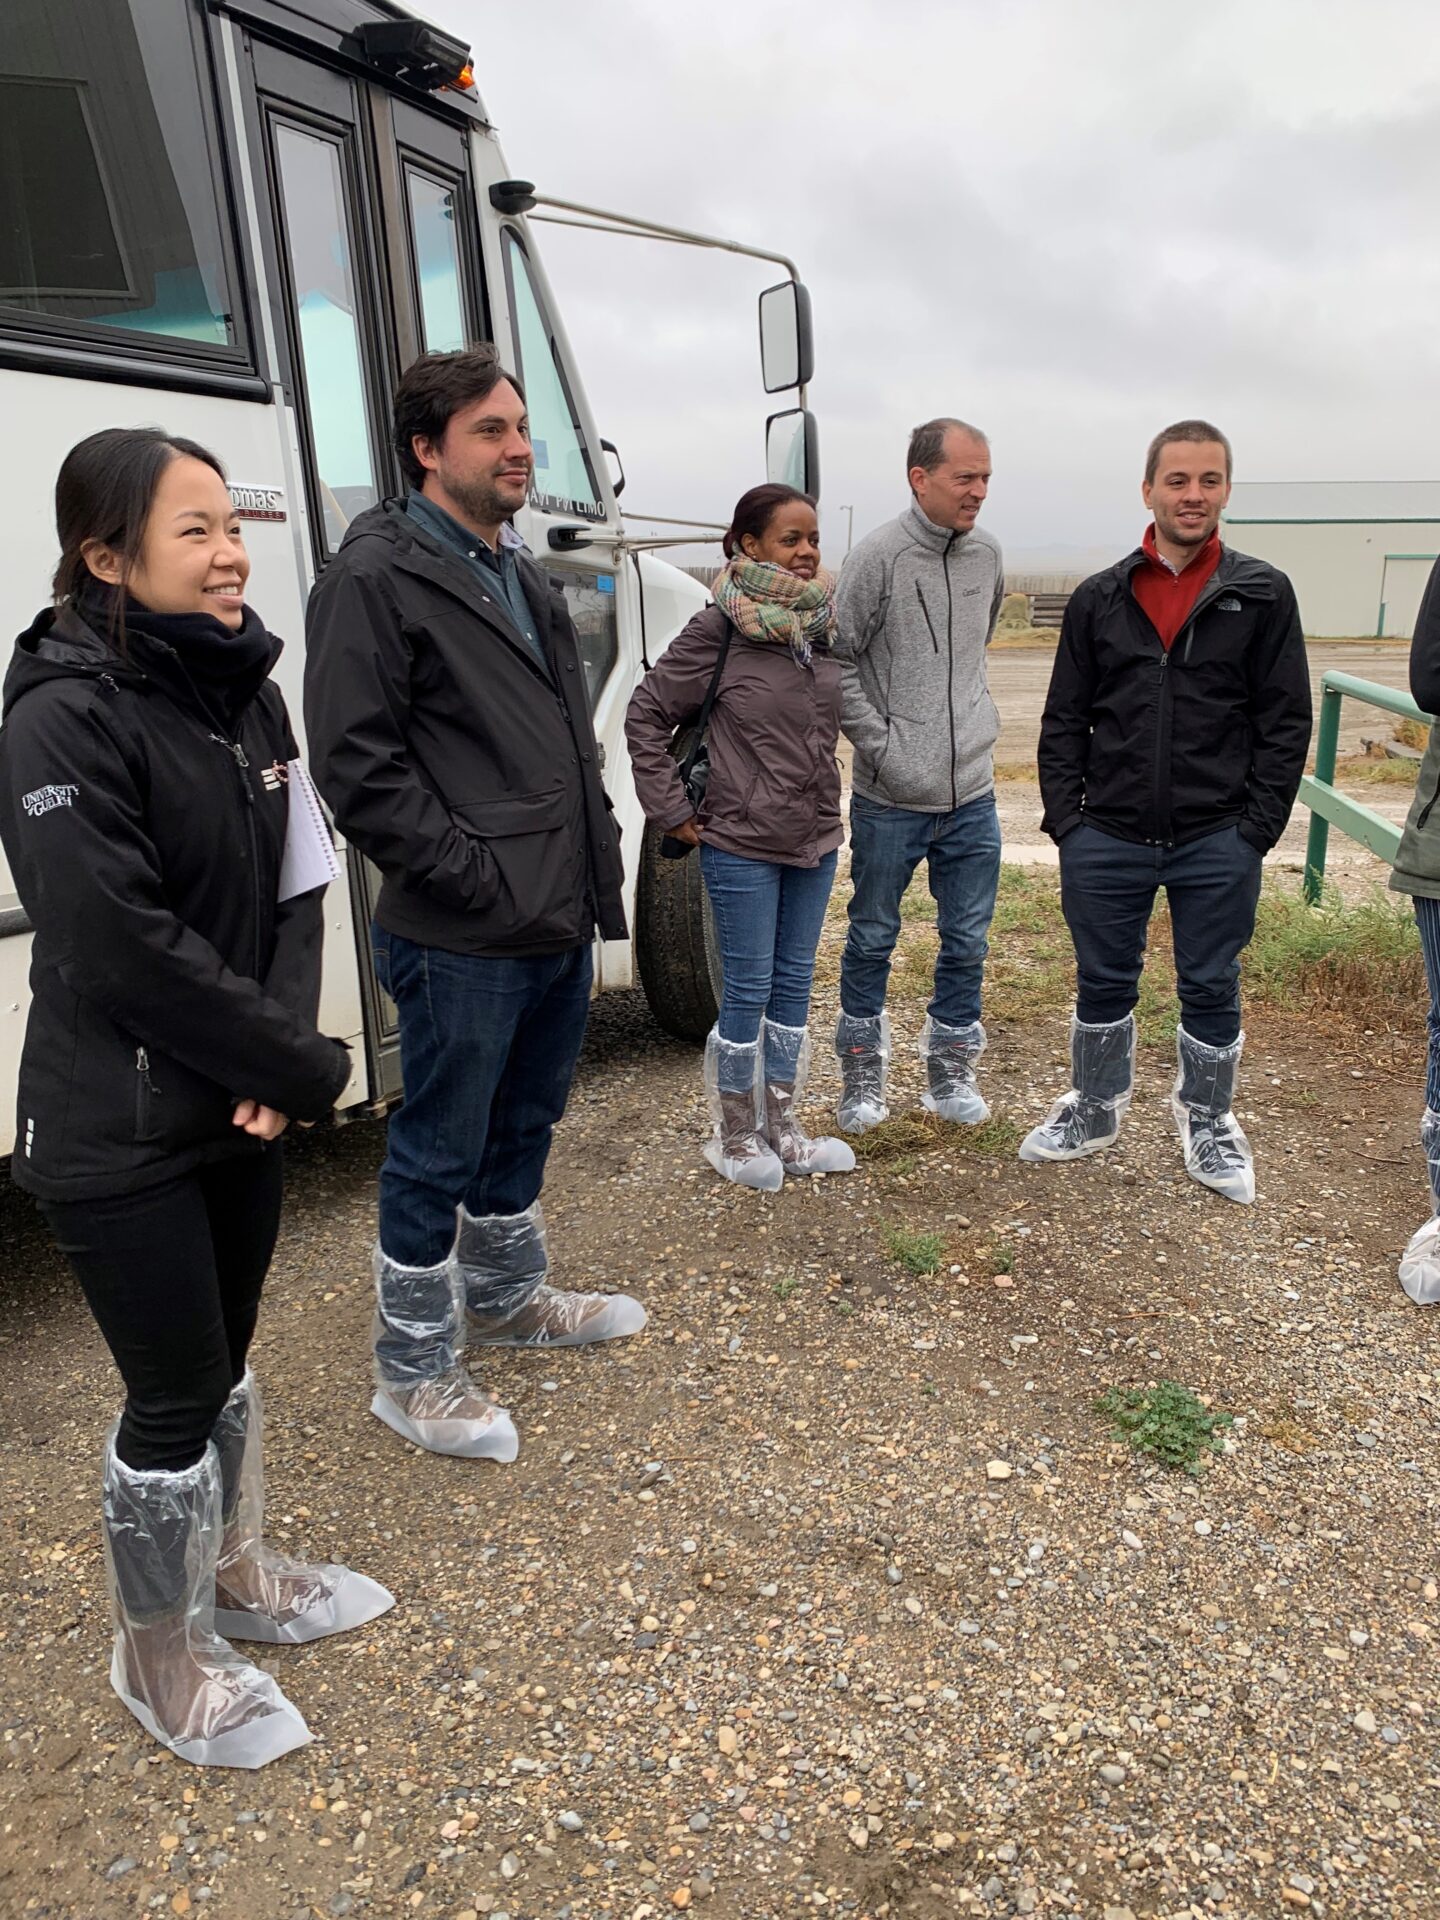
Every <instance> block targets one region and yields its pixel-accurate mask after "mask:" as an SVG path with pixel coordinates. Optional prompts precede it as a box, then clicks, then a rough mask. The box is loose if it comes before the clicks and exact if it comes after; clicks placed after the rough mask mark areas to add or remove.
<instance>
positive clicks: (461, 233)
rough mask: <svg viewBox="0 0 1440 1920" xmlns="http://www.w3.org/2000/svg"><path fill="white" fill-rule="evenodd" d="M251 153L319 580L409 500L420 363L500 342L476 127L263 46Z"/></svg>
mask: <svg viewBox="0 0 1440 1920" xmlns="http://www.w3.org/2000/svg"><path fill="white" fill-rule="evenodd" d="M248 52H249V64H250V69H251V76H252V81H253V91H252V95H251V100H250V114H249V118H250V138H251V143H252V148H253V149H254V151H255V157H256V160H257V163H258V164H257V178H259V177H261V175H262V174H263V178H264V180H265V181H266V183H267V185H268V190H269V198H270V212H271V222H270V236H271V237H270V245H271V249H272V254H273V257H272V258H271V260H270V261H269V262H268V265H269V268H270V271H269V274H268V278H269V280H270V284H271V286H272V288H273V289H274V290H275V293H274V307H275V313H274V322H275V327H276V332H277V334H278V336H279V337H280V338H281V339H282V340H283V342H284V352H283V356H282V357H283V359H284V361H285V370H286V380H287V384H288V386H289V390H290V394H291V397H292V400H293V403H294V406H295V411H296V417H297V419H298V422H299V431H300V437H301V442H302V446H301V453H302V459H303V465H304V469H305V476H306V491H307V506H308V518H309V535H310V544H311V549H312V555H313V564H314V567H315V570H316V573H317V574H318V573H319V572H321V571H323V569H324V568H325V566H326V565H327V564H328V563H329V561H330V560H331V559H332V558H333V557H334V555H335V554H336V553H337V552H338V550H339V547H340V543H341V541H342V540H343V538H344V535H345V530H346V528H347V527H348V526H349V524H350V522H351V520H352V519H354V517H355V515H356V514H358V513H361V512H363V511H364V509H365V508H367V507H371V506H374V505H375V504H376V503H377V502H378V501H380V500H381V499H383V498H385V497H386V496H387V495H391V494H394V493H396V492H398V491H400V490H401V484H402V483H401V478H400V473H399V469H398V466H397V464H396V462H395V458H394V454H393V451H392V450H391V448H390V445H389V435H388V432H387V422H388V418H389V413H390V404H391V399H392V396H393V393H394V388H395V382H396V380H397V379H398V377H399V374H400V371H401V370H402V369H403V368H404V367H406V366H408V365H409V364H410V362H411V361H412V360H414V359H415V358H416V357H417V355H419V354H420V353H423V352H427V351H436V350H445V349H451V348H455V347H460V346H463V345H465V344H466V343H467V342H468V341H472V340H476V339H483V338H485V320H486V308H485V301H484V293H483V279H482V274H481V269H480V261H479V253H478V247H477V244H476V215H475V209H474V205H473V199H472V196H471V193H470V187H469V169H468V166H467V144H466V132H465V127H464V125H463V123H455V122H451V121H448V120H446V119H445V118H444V117H443V116H442V115H440V114H435V113H428V112H426V111H425V110H424V109H423V108H422V107H420V106H418V105H416V104H414V103H412V102H411V101H410V100H407V99H400V98H398V97H396V96H395V95H393V94H391V93H390V92H388V91H387V90H386V88H385V87H383V86H382V85H379V84H375V83H371V82H368V81H365V80H361V79H357V78H352V77H351V76H349V75H347V74H343V73H340V72H338V71H335V70H333V69H331V68H328V67H325V66H323V65H321V64H319V63H318V62H314V61H310V60H306V59H303V58H301V57H299V56H297V55H296V54H294V53H291V52H288V51H285V50H282V49H280V48H278V47H274V46H271V45H270V44H269V43H268V42H265V41H263V40H261V39H257V38H252V39H250V40H249V42H248ZM348 863H349V874H350V886H351V892H352V898H353V905H354V913H355V924H356V928H357V943H358V944H359V945H360V947H361V951H360V952H359V954H358V955H357V959H358V962H359V968H360V976H361V982H362V989H363V996H364V1001H365V1015H366V1031H367V1038H368V1043H369V1049H370V1056H371V1087H372V1092H373V1094H374V1096H375V1097H376V1098H377V1099H380V1100H388V1099H390V1098H391V1097H393V1096H394V1095H395V1094H397V1093H398V1092H399V1091H400V1048H399V1029H398V1018H397V1015H396V1010H395V1007H394V1004H393V1002H392V1001H391V1000H390V998H389V996H388V995H387V994H386V993H385V992H384V991H383V989H382V988H381V987H380V984H379V982H378V981H377V980H376V978H375V972H374V964H373V961H372V959H371V956H370V953H369V937H368V929H369V926H370V920H371V915H372V911H373V908H374V902H375V897H376V895H377V893H378V891H379V884H380V876H379V874H378V872H377V871H376V869H375V868H374V866H373V865H372V864H371V863H370V862H369V861H368V860H365V859H363V858H362V857H361V856H360V855H359V854H358V853H357V852H356V851H355V849H353V848H352V849H350V851H349V860H348Z"/></svg>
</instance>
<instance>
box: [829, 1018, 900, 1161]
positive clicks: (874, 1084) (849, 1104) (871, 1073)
mask: <svg viewBox="0 0 1440 1920" xmlns="http://www.w3.org/2000/svg"><path fill="white" fill-rule="evenodd" d="M835 1052H836V1055H837V1056H838V1058H839V1061H840V1078H841V1082H842V1090H841V1094H840V1106H839V1109H838V1111H837V1113H836V1118H837V1119H838V1120H839V1122H840V1128H841V1131H842V1132H844V1133H866V1132H868V1131H869V1129H870V1128H871V1127H878V1126H879V1124H880V1122H881V1121H882V1120H887V1119H888V1118H889V1117H890V1109H889V1107H887V1106H886V1104H885V1073H886V1069H887V1068H888V1067H889V1065H890V1016H889V1014H888V1013H877V1014H873V1015H871V1014H865V1015H861V1014H852V1013H842V1014H841V1015H840V1018H839V1019H838V1020H837V1021H836V1023H835Z"/></svg>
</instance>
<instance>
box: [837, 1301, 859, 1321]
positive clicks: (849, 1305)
mask: <svg viewBox="0 0 1440 1920" xmlns="http://www.w3.org/2000/svg"><path fill="white" fill-rule="evenodd" d="M835 1311H836V1312H837V1313H838V1314H839V1315H840V1318H841V1319H842V1320H848V1319H849V1318H850V1316H851V1314H852V1313H854V1311H855V1302H854V1301H853V1300H837V1301H836V1302H835Z"/></svg>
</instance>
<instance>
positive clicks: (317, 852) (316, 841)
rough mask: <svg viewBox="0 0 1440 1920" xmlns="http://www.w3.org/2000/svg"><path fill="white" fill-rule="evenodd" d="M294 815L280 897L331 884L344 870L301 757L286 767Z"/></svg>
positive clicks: (283, 862)
mask: <svg viewBox="0 0 1440 1920" xmlns="http://www.w3.org/2000/svg"><path fill="white" fill-rule="evenodd" d="M285 775H286V779H285V784H286V791H287V794H288V797H289V806H290V814H289V819H288V820H287V822H286V826H285V852H284V854H283V855H282V857H281V860H280V891H279V894H278V895H277V896H276V897H277V899H280V900H293V899H295V897H296V896H297V895H298V894H302V893H313V892H314V891H315V889H316V887H328V886H329V884H330V882H331V881H332V880H333V879H335V877H336V876H337V875H338V873H339V872H340V861H339V859H338V857H337V855H336V852H335V842H334V841H333V840H332V839H331V838H330V826H329V822H328V821H327V820H326V818H325V810H324V808H323V807H322V806H321V805H320V796H319V794H318V793H316V791H315V788H314V785H313V783H312V781H311V779H310V776H309V774H308V773H307V772H306V771H305V768H304V766H303V764H302V763H301V762H300V761H299V760H292V761H290V762H289V764H288V766H287V767H286V770H285Z"/></svg>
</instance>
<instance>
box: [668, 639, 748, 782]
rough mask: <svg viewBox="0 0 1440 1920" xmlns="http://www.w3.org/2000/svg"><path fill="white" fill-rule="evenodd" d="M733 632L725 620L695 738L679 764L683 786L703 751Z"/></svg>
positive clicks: (701, 704) (702, 703)
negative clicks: (711, 711) (718, 653)
mask: <svg viewBox="0 0 1440 1920" xmlns="http://www.w3.org/2000/svg"><path fill="white" fill-rule="evenodd" d="M734 631H735V629H734V627H733V626H732V625H731V624H730V622H729V621H728V620H727V621H726V622H725V638H724V639H723V640H722V641H721V642H720V656H719V658H718V659H717V660H716V662H715V671H714V672H713V673H712V674H711V676H710V684H709V686H708V687H707V688H706V689H705V698H704V699H703V700H702V701H701V703H700V712H699V715H698V716H697V718H696V721H695V737H694V739H693V740H692V741H691V742H690V751H689V752H688V753H687V754H686V755H685V758H684V759H683V760H682V761H681V762H680V779H681V782H682V784H685V785H688V784H689V780H690V776H691V774H692V773H693V772H694V771H695V762H696V761H697V760H698V759H699V758H700V755H701V754H702V753H703V752H704V751H705V735H706V733H707V731H708V730H709V726H710V710H711V708H712V707H713V706H714V705H715V696H716V694H717V693H718V692H719V691H720V676H721V674H722V673H723V672H724V671H725V656H726V654H728V653H729V651H730V636H731V635H732V634H733V633H734Z"/></svg>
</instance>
